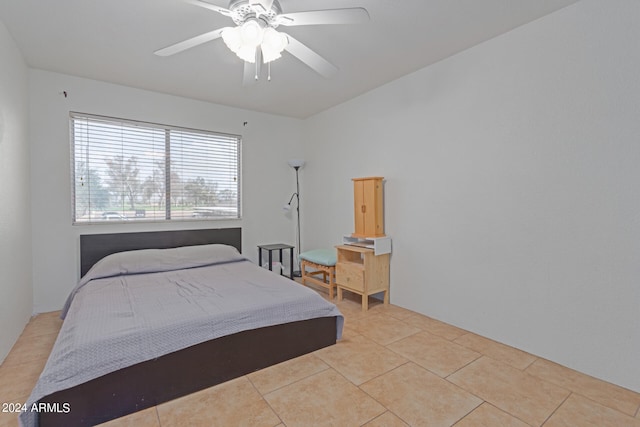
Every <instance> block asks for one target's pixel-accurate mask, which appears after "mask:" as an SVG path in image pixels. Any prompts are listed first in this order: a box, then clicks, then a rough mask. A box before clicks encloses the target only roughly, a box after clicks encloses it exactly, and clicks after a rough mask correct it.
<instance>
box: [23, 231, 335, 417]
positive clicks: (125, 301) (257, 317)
mask: <svg viewBox="0 0 640 427" xmlns="http://www.w3.org/2000/svg"><path fill="white" fill-rule="evenodd" d="M240 242H241V230H240V229H239V228H233V229H229V228H226V229H217V230H215V229H208V230H190V231H171V232H151V233H120V234H98V235H84V236H81V239H80V244H81V273H82V274H81V276H82V279H81V280H80V283H79V284H78V286H76V288H75V289H74V290H73V291H72V292H71V294H70V295H69V298H68V300H67V304H66V305H65V308H64V310H63V314H62V316H64V317H65V321H64V323H63V326H62V329H61V331H60V334H59V336H58V339H57V340H56V344H55V345H54V348H53V350H52V352H51V356H50V357H49V360H48V361H47V364H46V366H45V368H44V370H43V373H42V375H41V376H40V379H39V380H38V383H37V384H36V387H35V388H34V390H33V392H32V394H31V396H30V398H29V400H28V401H27V408H29V409H33V408H35V409H36V410H35V411H32V410H29V411H26V412H24V413H22V414H21V415H20V422H21V424H22V425H24V426H35V425H40V426H42V427H48V426H71V425H73V426H89V425H95V424H99V423H102V422H106V421H109V420H111V419H115V418H119V417H121V416H124V415H127V414H130V413H133V412H136V411H139V410H142V409H145V408H148V407H151V406H155V405H158V404H160V403H163V402H166V401H169V400H172V399H175V398H177V397H180V396H184V395H186V394H189V393H193V392H195V391H198V390H202V389H204V388H207V387H211V386H213V385H216V384H219V383H222V382H224V381H227V380H230V379H232V378H236V377H238V376H242V375H245V374H247V373H250V372H253V371H256V370H259V369H262V368H265V367H267V366H271V365H274V364H277V363H280V362H283V361H285V360H288V359H291V358H294V357H297V356H301V355H303V354H306V353H309V352H312V351H315V350H317V349H320V348H323V347H327V346H329V345H332V344H335V342H336V340H337V339H339V338H340V336H341V332H342V324H343V317H342V315H341V314H340V312H339V311H338V309H337V308H336V307H335V305H333V304H331V303H329V302H327V301H326V300H324V299H323V298H322V297H321V296H319V295H318V294H316V293H315V292H314V291H312V290H310V289H307V288H305V287H303V286H301V285H299V284H296V283H294V282H292V281H290V280H289V279H287V278H284V277H282V276H280V275H277V274H273V273H272V272H269V271H268V270H266V269H263V268H260V267H258V266H256V265H255V264H253V263H251V262H250V261H248V260H247V259H245V258H244V257H242V256H241V255H240V249H241V248H240ZM220 243H222V244H220ZM123 251H127V252H123ZM130 251H134V252H130ZM107 255H109V256H108V257H107ZM105 257H106V258H105ZM256 303H257V304H256ZM34 403H35V404H36V406H33V404H34Z"/></svg>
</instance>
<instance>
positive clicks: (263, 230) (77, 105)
mask: <svg viewBox="0 0 640 427" xmlns="http://www.w3.org/2000/svg"><path fill="white" fill-rule="evenodd" d="M29 75H30V109H31V111H30V114H31V116H30V117H31V128H30V132H31V138H30V139H31V150H32V154H31V161H32V171H33V173H32V179H31V183H32V185H31V200H32V206H33V289H34V311H35V312H45V311H52V310H59V309H61V308H62V305H63V303H64V300H65V298H66V296H67V294H68V293H69V291H70V290H71V289H72V288H73V286H74V285H75V283H76V282H77V280H78V275H79V273H78V270H79V261H78V259H79V237H78V236H79V235H80V234H85V233H109V232H125V231H148V230H167V229H183V228H191V229H193V228H218V227H232V226H241V227H242V229H243V239H242V240H243V241H242V245H243V253H244V254H245V255H246V256H247V257H249V258H250V259H252V260H256V259H257V248H256V245H257V244H259V243H272V242H279V241H282V240H285V242H289V243H293V242H294V241H295V237H294V228H293V221H292V219H291V218H287V217H285V216H284V215H283V214H282V205H283V203H285V202H286V199H287V198H288V196H289V195H290V191H293V189H294V186H295V184H294V181H293V178H292V175H291V169H290V168H289V166H288V165H287V162H286V161H287V159H288V158H289V157H291V156H293V157H295V156H299V155H300V153H301V151H302V148H301V146H300V145H299V144H300V141H301V122H300V121H299V120H297V119H288V118H283V117H278V116H272V115H267V114H262V113H255V112H250V111H244V110H239V109H234V108H229V107H224V106H220V105H214V104H209V103H205V102H200V101H194V100H189V99H185V98H178V97H173V96H167V95H162V94H158V93H153V92H147V91H142V90H137V89H132V88H128V87H123V86H117V85H112V84H107V83H102V82H97V81H93V80H87V79H81V78H76V77H71V76H67V75H61V74H56V73H51V72H46V71H40V70H30V74H29ZM210 90H215V88H210ZM63 91H66V92H67V94H68V97H67V98H65V97H64V96H63V94H62V92H63ZM69 111H79V112H84V113H92V114H99V115H106V116H113V117H120V118H126V119H133V120H141V121H148V122H155V123H163V124H170V125H176V126H184V127H189V128H194V129H205V130H213V131H220V132H226V133H232V134H239V135H242V137H243V141H242V164H243V170H242V189H243V194H242V199H243V219H242V220H238V221H193V222H186V223H184V222H181V223H171V224H167V223H153V224H135V225H133V224H127V225H114V224H108V225H91V226H72V225H71V182H70V170H71V166H70V161H69V152H70V142H69ZM244 122H248V123H247V125H246V126H244Z"/></svg>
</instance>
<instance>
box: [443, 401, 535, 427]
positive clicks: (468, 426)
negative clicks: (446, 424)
mask: <svg viewBox="0 0 640 427" xmlns="http://www.w3.org/2000/svg"><path fill="white" fill-rule="evenodd" d="M496 426H500V427H527V426H528V424H527V423H525V422H524V421H520V420H519V419H517V418H515V417H513V416H511V415H509V414H507V413H506V412H504V411H501V410H500V409H498V408H496V407H495V406H493V405H491V404H489V403H487V402H485V403H483V404H482V405H480V406H478V407H477V408H476V409H474V410H473V412H471V413H470V414H469V415H467V416H466V417H464V418H463V419H461V420H460V422H458V423H456V425H455V427H496Z"/></svg>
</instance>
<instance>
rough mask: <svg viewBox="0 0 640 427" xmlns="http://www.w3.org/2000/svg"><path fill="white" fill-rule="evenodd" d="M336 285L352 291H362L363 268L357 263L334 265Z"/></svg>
mask: <svg viewBox="0 0 640 427" xmlns="http://www.w3.org/2000/svg"><path fill="white" fill-rule="evenodd" d="M336 283H337V284H338V285H342V286H344V287H346V288H349V289H353V290H354V291H360V292H363V291H364V266H363V265H362V264H357V263H349V262H347V263H342V262H339V263H337V264H336Z"/></svg>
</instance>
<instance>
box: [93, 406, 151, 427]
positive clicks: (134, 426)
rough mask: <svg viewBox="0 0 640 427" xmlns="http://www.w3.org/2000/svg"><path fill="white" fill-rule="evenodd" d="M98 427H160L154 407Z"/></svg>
mask: <svg viewBox="0 0 640 427" xmlns="http://www.w3.org/2000/svg"><path fill="white" fill-rule="evenodd" d="M100 427H160V421H159V420H158V413H157V412H156V407H155V406H154V407H153V408H147V409H145V410H142V411H140V412H136V413H134V414H131V415H127V416H126V417H122V418H117V419H115V420H111V421H109V422H106V423H103V424H100Z"/></svg>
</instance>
